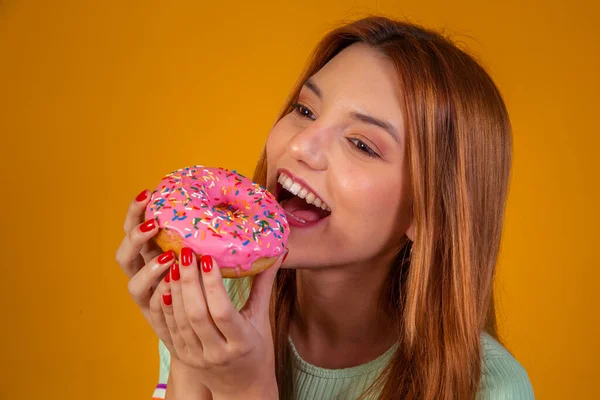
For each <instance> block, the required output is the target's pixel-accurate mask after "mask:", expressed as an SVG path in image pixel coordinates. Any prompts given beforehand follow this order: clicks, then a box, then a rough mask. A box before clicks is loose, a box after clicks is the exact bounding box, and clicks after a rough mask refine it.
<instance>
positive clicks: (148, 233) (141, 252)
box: [116, 190, 175, 324]
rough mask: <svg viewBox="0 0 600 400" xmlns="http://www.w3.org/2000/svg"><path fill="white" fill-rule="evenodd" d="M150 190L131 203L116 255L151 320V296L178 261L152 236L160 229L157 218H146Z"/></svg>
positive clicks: (145, 313) (137, 300) (148, 319)
mask: <svg viewBox="0 0 600 400" xmlns="http://www.w3.org/2000/svg"><path fill="white" fill-rule="evenodd" d="M148 195H149V193H148V191H147V190H144V191H143V192H141V193H140V194H139V195H138V196H137V197H136V198H135V199H134V200H132V202H131V204H130V205H129V210H128V211H127V216H126V217H125V225H124V227H123V228H124V230H125V238H123V240H122V241H121V245H120V246H119V249H118V250H117V254H116V259H117V262H118V263H119V265H120V266H121V269H122V270H123V272H125V274H126V275H127V277H128V278H129V283H128V289H129V293H130V294H131V297H132V298H133V300H134V301H135V303H136V304H137V305H138V307H140V310H141V311H142V314H143V315H144V318H146V320H147V321H148V322H149V323H150V324H151V321H150V299H151V297H152V294H153V293H154V290H155V289H156V286H157V284H158V282H159V281H160V280H161V279H162V277H163V276H164V275H165V273H166V272H169V268H170V267H171V265H172V264H173V262H174V261H175V254H174V253H173V252H171V251H169V252H165V253H163V252H162V250H161V249H160V248H159V247H158V245H156V244H155V243H154V242H153V241H151V240H150V239H151V238H152V237H153V236H155V235H156V234H157V233H158V227H157V226H156V222H155V221H154V220H149V221H146V222H144V212H145V210H146V204H148Z"/></svg>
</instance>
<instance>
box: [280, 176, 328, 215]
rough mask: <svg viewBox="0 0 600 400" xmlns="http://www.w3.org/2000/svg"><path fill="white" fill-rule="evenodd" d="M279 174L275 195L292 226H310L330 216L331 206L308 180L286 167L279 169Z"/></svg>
mask: <svg viewBox="0 0 600 400" xmlns="http://www.w3.org/2000/svg"><path fill="white" fill-rule="evenodd" d="M277 176H278V182H277V185H276V190H275V196H276V198H277V201H278V202H279V203H280V204H281V206H282V207H283V209H284V211H285V214H286V216H287V219H288V222H289V223H290V225H291V226H295V227H310V226H314V225H316V224H318V223H319V222H321V221H323V220H325V219H326V218H327V217H329V215H330V214H331V208H330V207H329V206H328V205H327V204H326V203H325V202H324V201H323V200H322V198H321V197H320V196H318V195H316V193H315V191H314V190H313V189H312V188H311V187H310V185H309V184H308V183H306V181H304V180H302V179H301V178H299V177H297V176H295V175H293V174H292V173H291V172H290V171H288V170H285V169H279V170H278V171H277Z"/></svg>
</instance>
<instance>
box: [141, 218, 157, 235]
mask: <svg viewBox="0 0 600 400" xmlns="http://www.w3.org/2000/svg"><path fill="white" fill-rule="evenodd" d="M155 227H156V222H155V221H154V220H153V219H150V220H148V221H146V222H144V223H143V224H142V225H140V231H142V232H144V233H145V232H150V231H151V230H152V229H154V228H155Z"/></svg>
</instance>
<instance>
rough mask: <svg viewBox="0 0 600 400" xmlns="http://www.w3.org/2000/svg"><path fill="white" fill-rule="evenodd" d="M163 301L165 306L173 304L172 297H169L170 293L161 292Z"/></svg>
mask: <svg viewBox="0 0 600 400" xmlns="http://www.w3.org/2000/svg"><path fill="white" fill-rule="evenodd" d="M163 302H164V303H165V306H170V305H171V304H173V298H171V293H163Z"/></svg>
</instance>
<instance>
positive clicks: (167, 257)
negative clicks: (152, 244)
mask: <svg viewBox="0 0 600 400" xmlns="http://www.w3.org/2000/svg"><path fill="white" fill-rule="evenodd" d="M174 258H175V253H174V252H173V250H169V251H167V252H165V253H162V254H161V255H160V257H158V263H159V264H161V265H163V264H166V263H168V262H169V261H171V260H172V259H174Z"/></svg>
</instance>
